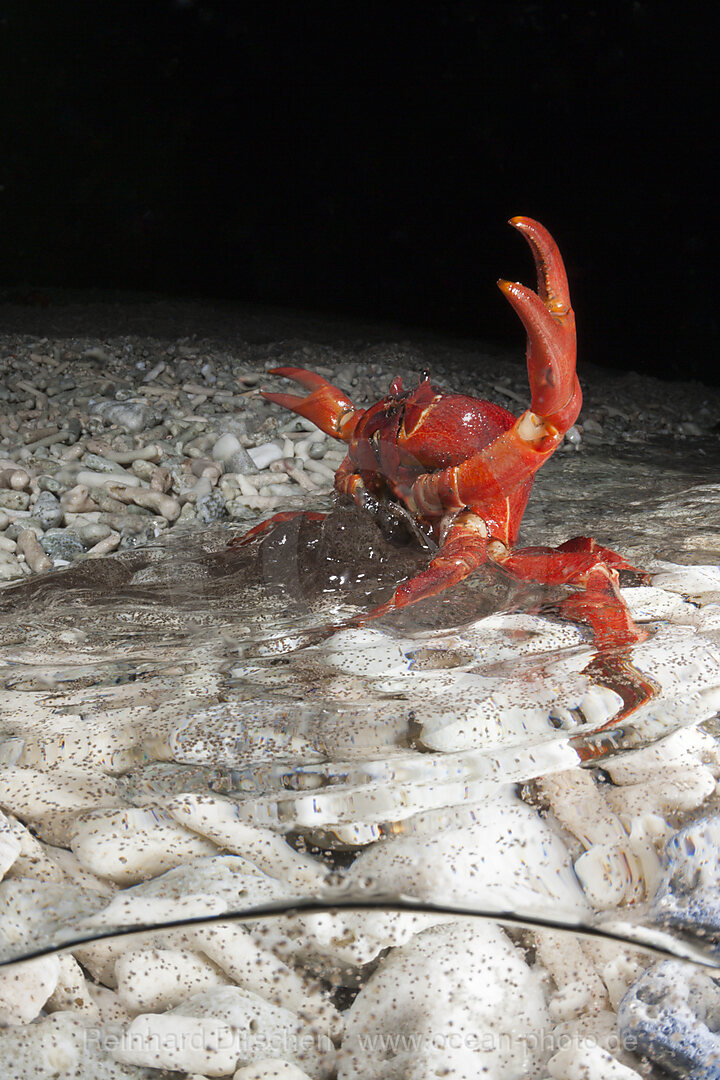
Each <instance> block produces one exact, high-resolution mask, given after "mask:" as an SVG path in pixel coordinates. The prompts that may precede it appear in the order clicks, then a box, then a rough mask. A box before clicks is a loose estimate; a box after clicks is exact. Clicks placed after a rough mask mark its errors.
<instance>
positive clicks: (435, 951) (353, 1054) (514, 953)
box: [338, 921, 549, 1080]
mask: <svg viewBox="0 0 720 1080" xmlns="http://www.w3.org/2000/svg"><path fill="white" fill-rule="evenodd" d="M346 1020H347V1029H346V1034H345V1038H344V1039H343V1042H342V1045H341V1047H340V1051H339V1054H338V1064H339V1068H338V1080H377V1077H379V1076H382V1077H383V1080H401V1078H405V1077H412V1078H418V1080H419V1078H420V1077H430V1076H438V1077H439V1076H448V1077H450V1076H457V1077H468V1078H469V1077H480V1076H482V1077H483V1078H486V1080H525V1078H526V1077H528V1076H535V1075H538V1076H540V1075H542V1073H541V1072H540V1071H539V1069H540V1066H541V1063H542V1045H543V1041H542V1036H543V1033H544V1031H545V1030H546V1028H547V1026H548V1024H549V1016H548V1013H547V1008H546V1005H545V1000H544V994H543V987H542V982H541V979H540V977H539V973H538V972H537V971H536V970H533V969H532V968H530V967H529V966H528V964H527V963H526V962H525V960H524V958H523V956H522V954H521V953H520V951H519V950H518V949H516V948H515V946H514V945H513V944H512V943H511V942H510V940H509V939H508V937H507V936H506V935H505V934H504V933H503V931H502V930H500V928H499V927H497V926H494V925H492V924H488V923H481V922H467V921H458V922H452V923H446V924H444V925H440V926H433V927H431V928H430V929H428V930H424V931H422V933H420V934H418V935H417V936H416V937H414V938H413V939H412V940H411V941H410V942H409V943H408V944H407V945H403V946H400V947H399V948H397V949H393V950H392V951H391V952H390V953H389V954H388V956H387V957H386V958H385V960H384V961H383V962H382V963H381V964H380V966H379V968H378V969H377V970H376V971H375V972H374V974H372V975H371V976H370V978H369V979H368V981H367V982H366V983H365V985H364V986H363V988H362V989H361V991H360V993H359V994H358V996H357V997H356V998H355V1001H354V1002H353V1004H352V1005H351V1007H350V1009H349V1010H348V1013H347V1017H346ZM371 1040H373V1041H374V1042H375V1045H374V1046H373V1049H372V1052H369V1051H368V1044H369V1043H370V1041H371Z"/></svg>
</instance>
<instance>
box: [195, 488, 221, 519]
mask: <svg viewBox="0 0 720 1080" xmlns="http://www.w3.org/2000/svg"><path fill="white" fill-rule="evenodd" d="M195 514H196V516H197V517H198V518H199V519H200V521H202V522H203V523H204V524H206V525H209V524H210V522H211V521H218V519H219V518H221V517H223V516H224V514H225V499H224V498H223V496H222V494H221V493H220V492H219V491H211V492H210V494H209V495H201V496H200V498H199V499H198V500H197V501H196V503H195Z"/></svg>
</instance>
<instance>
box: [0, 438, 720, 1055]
mask: <svg viewBox="0 0 720 1080" xmlns="http://www.w3.org/2000/svg"><path fill="white" fill-rule="evenodd" d="M710 449H711V447H710V445H708V453H707V460H706V455H705V451H704V449H703V447H702V446H697V445H696V448H695V450H694V451H693V455H692V457H691V456H690V455H689V454H687V453H685V452H683V451H682V449H678V447H677V445H674V446H672V447H669V446H662V447H661V446H658V445H650V444H647V443H642V444H637V445H635V446H632V447H628V446H625V447H622V448H620V449H618V450H617V451H616V452H614V455H613V459H612V461H611V462H610V463H609V462H608V460H607V457H606V456H604V455H601V454H599V453H593V452H592V451H587V450H586V451H584V452H583V453H582V454H575V453H573V452H566V453H563V454H558V455H556V457H555V458H554V459H553V461H552V462H551V463H550V464H549V466H548V467H547V468H546V469H544V470H543V471H542V473H541V474H540V476H539V479H538V482H537V485H536V489H535V492H534V495H533V498H532V500H531V503H530V506H529V509H528V512H527V515H526V519H525V522H524V529H523V534H522V536H521V542H524V543H550V544H555V543H559V542H561V541H563V540H565V539H567V538H568V537H569V536H572V535H593V536H595V537H596V539H597V540H599V541H600V542H601V543H603V544H607V545H610V546H612V547H614V548H616V549H617V550H619V551H621V552H622V554H624V555H625V556H626V557H628V558H629V559H630V560H631V561H633V562H634V564H635V565H637V566H639V567H641V568H643V569H647V570H649V571H650V572H654V573H655V577H654V578H653V579H652V581H651V585H650V586H649V587H648V586H641V585H638V583H637V581H634V580H633V579H632V578H631V577H628V581H627V582H626V585H625V589H624V596H625V598H626V600H627V602H628V603H629V604H630V606H631V609H632V611H633V614H634V617H635V619H636V621H637V622H638V623H639V624H641V625H642V626H643V627H644V628H645V629H646V630H647V631H648V639H647V640H646V641H645V642H642V643H640V644H639V645H637V646H635V647H634V648H632V649H624V650H617V651H615V652H614V653H612V654H610V655H603V656H601V657H598V654H597V652H596V650H595V648H594V646H593V641H592V635H591V633H590V632H589V630H588V628H587V627H583V626H581V625H574V624H572V623H570V622H568V621H567V620H566V619H563V618H561V617H560V609H559V607H558V604H559V602H560V600H561V599H562V598H563V597H564V596H566V595H567V594H568V591H569V590H567V589H563V588H549V587H545V586H538V585H527V584H523V583H518V582H515V581H514V580H512V579H511V578H510V577H509V576H508V575H507V574H505V573H503V572H501V571H499V570H498V569H497V568H495V569H493V568H486V569H483V570H481V571H478V572H477V573H476V574H475V575H473V577H472V578H471V579H470V580H468V581H466V582H463V583H462V584H460V585H458V586H456V587H454V588H453V589H452V590H449V591H448V592H447V593H446V594H444V595H442V596H440V597H436V598H433V599H432V600H428V601H425V602H423V603H422V604H420V605H417V606H415V607H413V608H410V609H406V610H405V611H402V612H398V613H396V614H394V615H392V616H388V617H386V618H385V619H383V620H380V621H378V622H377V623H371V624H369V625H367V626H365V627H363V628H351V627H347V626H346V627H344V628H343V627H342V624H343V623H344V622H346V621H347V620H348V619H349V618H350V617H351V616H353V615H354V614H358V613H360V612H362V611H366V610H368V609H369V608H370V607H372V606H374V605H375V604H378V603H380V602H382V601H383V600H384V599H386V597H387V595H388V594H389V592H390V591H391V590H392V588H393V587H394V585H395V584H396V583H397V582H398V581H399V580H400V579H401V578H403V577H405V576H407V575H409V574H412V573H414V572H417V570H418V569H419V568H421V567H422V566H423V565H425V563H426V562H427V555H426V554H425V553H423V552H422V551H421V550H420V549H419V548H418V547H416V546H415V545H414V544H412V543H408V544H406V545H404V546H398V545H397V544H396V543H392V542H390V541H389V540H387V539H385V538H384V537H383V535H382V534H381V532H380V531H379V530H378V529H377V527H376V526H375V524H374V523H373V522H372V521H371V520H369V519H368V518H367V517H366V516H365V515H363V514H362V513H360V512H359V511H357V510H356V509H354V508H351V507H346V506H333V504H332V503H331V502H330V501H327V502H326V503H325V504H322V505H320V506H319V508H320V509H326V510H328V511H329V516H328V517H327V518H326V519H325V520H324V521H322V522H310V521H307V520H306V519H304V518H300V517H299V518H296V519H294V520H293V521H291V522H289V523H287V524H286V525H284V526H282V527H279V528H278V529H276V530H274V531H273V532H272V533H270V534H268V535H267V536H266V537H265V538H264V539H263V540H261V541H258V542H255V543H253V544H250V545H247V546H238V545H233V546H230V547H228V540H229V539H231V538H232V537H233V536H235V535H239V533H238V530H234V531H232V530H229V529H227V528H224V527H220V526H216V527H213V528H212V529H209V530H207V531H205V532H204V533H202V534H200V533H198V532H196V531H194V532H188V533H187V534H186V535H184V536H183V535H178V533H177V531H174V533H173V535H172V537H171V538H170V539H169V540H167V541H159V542H158V543H157V544H155V545H152V546H150V547H144V548H137V549H135V550H129V551H125V552H123V553H121V554H119V555H115V556H107V557H103V558H97V559H87V560H85V561H84V562H81V563H79V564H77V565H75V566H73V567H70V568H68V569H67V570H64V571H59V572H53V573H49V574H46V575H44V576H40V577H37V578H34V579H31V580H29V581H26V582H23V583H21V584H19V585H13V586H10V587H8V588H6V589H4V590H3V591H2V592H0V641H1V642H2V644H1V645H0V685H2V686H3V687H4V693H3V697H2V706H0V733H1V741H0V759H1V761H2V764H3V766H4V768H3V770H2V774H1V776H0V794H1V805H2V807H3V809H4V810H5V811H6V813H7V814H9V815H15V816H16V818H17V820H18V822H22V823H24V825H25V826H27V835H25V834H23V838H22V841H21V844H22V850H21V852H20V854H19V855H18V857H17V859H16V861H15V863H14V865H13V866H11V868H10V870H9V873H8V876H7V878H6V881H5V883H4V884H3V885H2V886H0V888H2V889H4V890H5V892H6V895H5V897H4V899H5V903H6V905H7V910H8V911H9V913H10V916H9V918H8V919H7V920H6V922H5V924H4V927H3V928H0V958H1V959H2V960H4V961H12V960H17V959H19V958H21V957H23V956H29V955H38V954H39V953H41V952H43V951H44V950H46V949H52V948H54V947H57V946H60V945H70V944H71V943H76V944H77V943H78V942H81V941H87V940H93V939H98V938H101V937H105V936H107V935H112V934H113V933H115V932H117V931H118V930H122V931H123V932H126V931H128V930H130V929H137V928H140V927H142V928H148V927H156V928H158V927H160V926H162V925H163V924H167V925H172V926H178V925H184V926H186V927H188V926H191V923H193V922H197V921H198V920H200V921H202V920H203V919H204V918H206V917H213V918H215V919H223V918H224V919H225V920H227V918H228V917H230V916H245V917H246V918H247V916H248V915H249V914H251V913H252V912H253V911H256V912H257V911H266V912H267V911H273V912H275V913H278V912H288V911H292V910H293V909H296V908H297V907H298V906H302V904H303V903H311V904H312V905H314V906H317V905H319V906H320V907H321V908H323V909H325V908H327V909H328V910H330V909H332V907H333V905H340V908H339V911H338V912H337V913H336V914H335V915H334V916H331V917H332V918H335V919H336V920H337V927H336V936H337V932H339V930H337V928H341V929H342V928H344V929H342V932H343V933H345V934H346V935H347V943H348V949H349V950H350V952H352V949H353V948H357V949H359V950H360V952H359V953H358V956H357V957H356V959H355V961H353V963H352V964H351V963H350V961H349V960H347V958H345V959H342V956H343V955H344V954H342V950H340V951H339V953H338V950H337V948H336V947H335V946H333V947H330V946H329V945H328V944H327V942H325V944H322V943H320V938H318V937H317V936H316V937H315V938H313V934H314V933H316V931H315V930H313V931H311V930H310V929H309V927H310V925H311V924H310V922H309V921H308V920H310V919H311V915H306V916H305V917H304V918H305V922H303V916H302V915H300V916H296V919H299V920H300V922H299V924H298V925H299V929H296V930H292V929H291V927H292V925H293V922H292V918H291V917H290V916H288V920H289V921H287V922H285V923H283V922H282V920H280V922H278V919H277V918H276V919H275V922H274V923H273V920H270V921H269V923H268V924H267V926H268V927H269V929H267V930H266V931H265V932H266V934H269V936H270V938H271V940H272V942H273V947H274V948H275V949H276V951H278V950H279V952H280V954H282V953H283V948H282V947H281V946H282V942H283V941H284V942H285V949H286V952H292V951H293V950H292V948H291V947H290V945H288V944H287V943H288V942H290V941H292V940H295V941H297V940H298V939H299V938H302V939H307V940H310V939H312V941H313V942H314V944H312V945H307V940H306V948H307V949H309V950H310V953H312V955H313V958H314V959H313V961H312V963H311V964H310V968H311V969H312V970H313V971H315V972H316V974H317V972H318V971H319V973H320V977H321V978H322V979H325V980H326V982H328V984H330V983H332V982H333V980H335V987H336V991H337V992H338V993H339V991H338V987H342V986H343V985H344V982H345V981H347V979H348V975H347V971H348V970H351V971H352V973H353V974H352V980H354V981H355V989H357V983H358V981H360V982H362V980H363V979H364V978H365V974H363V975H360V974H359V972H361V971H364V965H365V964H366V963H367V962H368V960H367V957H368V956H373V957H375V956H376V955H377V954H378V953H379V951H380V950H382V949H383V948H387V947H389V946H396V947H397V946H398V945H401V944H402V943H403V942H404V941H406V940H407V937H408V936H409V935H410V931H407V933H406V930H404V931H402V932H400V931H399V930H398V929H397V927H396V928H395V929H394V930H392V931H388V930H387V927H386V928H385V930H383V932H382V933H380V932H379V931H378V934H377V936H376V939H374V940H375V945H374V946H373V948H372V949H369V952H368V953H367V956H365V955H364V954H363V955H360V954H361V953H362V948H363V947H364V945H363V944H362V943H363V942H365V944H366V943H367V942H366V939H367V935H368V934H370V933H371V931H370V930H369V929H368V927H372V925H374V924H373V921H372V920H373V918H375V919H376V918H377V917H378V912H377V905H380V908H381V910H384V911H385V915H384V916H383V917H384V918H387V919H390V918H391V912H392V911H393V910H394V911H397V909H398V908H400V909H401V910H402V909H403V906H405V909H406V915H405V916H404V917H405V918H407V919H413V918H423V919H429V920H430V921H429V922H428V923H423V924H422V925H423V926H426V925H427V926H432V925H433V919H435V921H437V918H438V917H439V916H438V915H437V912H438V911H439V912H441V913H444V915H443V917H446V916H447V914H448V913H450V912H465V913H468V912H477V913H478V914H482V915H489V916H493V915H495V916H496V917H497V918H501V917H507V918H509V919H510V921H511V923H513V922H514V923H515V924H516V926H520V925H527V924H530V925H532V926H534V927H535V928H536V930H538V932H540V933H541V937H540V939H538V940H543V939H542V932H541V930H539V929H538V928H542V927H543V926H545V927H548V926H555V927H559V928H566V929H575V930H582V929H585V930H588V931H590V932H594V933H600V934H601V935H603V936H604V939H606V940H611V939H613V938H615V939H616V940H617V941H618V942H620V943H622V942H623V941H627V940H634V941H636V942H640V943H642V942H645V943H646V944H648V945H652V946H654V947H655V948H656V949H659V950H660V951H661V952H664V953H665V954H669V955H677V956H688V957H692V958H694V959H695V960H698V961H702V962H703V963H705V964H709V965H712V966H720V961H719V960H718V951H717V942H718V935H719V934H720V919H719V918H718V912H717V902H716V901H715V900H713V896H714V895H716V890H717V882H716V880H715V879H716V877H717V870H716V866H717V848H716V847H715V846H714V845H715V838H716V837H717V838H718V839H720V826H719V825H718V822H719V821H720V812H719V809H718V797H717V793H716V789H715V780H716V778H717V776H718V775H720V750H718V748H717V745H716V739H715V732H716V721H717V712H718V709H719V708H720V574H718V570H717V567H716V566H714V565H713V564H714V563H716V561H717V551H718V547H719V546H720V544H719V541H718V537H719V536H720V499H718V490H719V488H718V485H717V483H716V481H715V479H714V471H713V467H712V465H713V463H712V458H711V457H710ZM671 564H672V565H671ZM676 564H679V565H676ZM696 567H697V568H702V569H701V570H700V569H698V570H695V569H694V568H696ZM338 627H340V628H338ZM13 820H14V819H13V818H10V821H11V823H12V821H13ZM18 828H22V826H20V825H18ZM18 828H16V829H15V831H16V834H17V832H18ZM693 829H694V832H693ZM683 830H685V831H683ZM688 830H690V831H689V832H688ZM678 836H680V840H677V837H678ZM688 838H689V839H688ZM673 844H674V845H675V846H674V847H673ZM278 845H279V846H278ZM68 850H69V851H71V852H72V853H73V854H72V856H71V859H72V864H69V863H67V860H66V861H65V863H63V862H62V860H63V859H64V858H65V856H64V855H59V854H58V853H62V852H65V853H67V852H68ZM43 859H45V860H47V866H46V868H45V870H43V869H42V867H43V865H44V864H43ZM58 860H60V862H58ZM233 860H234V861H233ZM713 860H714V861H713ZM58 867H60V868H61V869H62V873H58V872H56V871H57V870H58ZM63 868H64V869H63ZM63 874H64V876H63ZM28 881H32V882H33V883H34V885H33V888H32V890H31V891H32V916H29V915H28V913H27V908H28V903H29V896H26V895H25V892H24V891H23V890H24V889H27V888H28V885H27V883H28ZM678 882H680V883H681V885H679V884H678ZM23 883H24V884H23ZM688 883H689V884H688ZM358 904H360V905H363V904H366V905H369V910H365V912H364V914H363V913H362V912H361V914H360V915H359V916H358V915H357V914H356V915H355V916H350V915H348V914H343V906H347V905H349V906H350V907H352V906H353V905H355V906H356V907H357V905H358ZM412 910H415V911H416V912H417V914H416V915H414V916H413V915H411V914H409V913H407V912H410V911H412ZM421 913H422V914H421ZM433 913H434V914H433ZM353 917H354V918H356V919H360V922H355V923H352V922H351V921H349V920H351V918H353ZM397 918H402V916H397ZM188 920H190V922H189V921H188ZM363 920H364V922H363ZM246 925H247V924H246ZM393 925H394V924H393ZM399 925H400V924H399V923H398V924H397V926H399ZM360 926H364V927H365V929H364V930H361V929H359V927H360ZM273 927H274V929H273ZM198 932H199V931H198ZM522 933H524V931H522V932H521V931H520V930H519V929H518V930H517V933H516V937H517V941H516V944H522V943H523V942H524V943H525V945H527V941H526V940H525V939H524V938H522ZM308 935H309V937H308ZM363 935H365V936H363ZM404 935H405V936H404ZM518 935H520V936H518ZM331 936H332V935H331ZM513 940H515V939H513ZM548 940H550V939H548ZM278 942H280V944H278ZM567 947H568V948H570V946H569V945H568V946H567ZM573 947H574V946H573ZM547 948H548V946H547V942H546V951H547ZM617 948H618V949H619V950H620V955H626V954H627V947H626V946H625V945H622V944H618V945H617ZM373 949H374V951H373ZM323 950H325V952H324V953H323ZM623 950H625V952H623ZM631 951H632V950H631ZM321 953H322V954H323V956H324V960H323V961H320V960H319V959H318V955H319V954H321ZM627 955H630V954H627ZM632 955H633V956H635V953H633V954H632ZM78 956H81V953H78ZM543 962H544V963H545V966H546V968H547V966H548V964H549V963H550V961H549V960H548V959H547V957H546V958H545V960H544V961H543ZM649 963H650V961H649V960H647V961H646V964H649ZM343 965H344V966H343ZM348 965H349V966H348ZM642 968H643V965H642V964H641V965H640V966H639V967H638V969H637V970H638V971H641V970H642ZM341 969H342V970H344V971H345V974H344V975H343V974H342V973H341ZM548 970H549V968H548ZM555 977H556V982H557V981H558V980H559V979H560V975H559V974H558V973H557V972H556V973H555ZM318 1075H319V1074H318Z"/></svg>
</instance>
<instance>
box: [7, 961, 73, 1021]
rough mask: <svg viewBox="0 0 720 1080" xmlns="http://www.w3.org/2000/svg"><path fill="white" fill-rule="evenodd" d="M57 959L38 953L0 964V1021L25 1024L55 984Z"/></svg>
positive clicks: (58, 973) (30, 1019) (41, 1004)
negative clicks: (4, 965)
mask: <svg viewBox="0 0 720 1080" xmlns="http://www.w3.org/2000/svg"><path fill="white" fill-rule="evenodd" d="M59 975H60V961H59V959H58V957H57V956H40V957H38V958H37V959H34V960H26V961H25V962H24V963H19V964H12V965H10V966H9V967H3V968H0V1024H29V1023H30V1022H31V1021H32V1020H34V1019H35V1018H36V1017H37V1016H39V1015H40V1010H41V1009H42V1007H43V1005H44V1004H45V1002H46V1001H47V999H48V998H49V997H50V995H51V994H52V992H53V990H54V989H55V987H56V986H57V981H58V978H59Z"/></svg>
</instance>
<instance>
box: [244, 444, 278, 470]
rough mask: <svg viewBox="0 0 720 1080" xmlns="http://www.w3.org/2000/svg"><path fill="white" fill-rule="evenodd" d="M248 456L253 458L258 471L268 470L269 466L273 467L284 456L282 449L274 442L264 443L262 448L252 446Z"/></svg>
mask: <svg viewBox="0 0 720 1080" xmlns="http://www.w3.org/2000/svg"><path fill="white" fill-rule="evenodd" d="M248 454H249V456H250V457H251V458H252V461H253V463H254V465H255V468H256V469H267V467H268V465H271V464H272V463H273V461H279V460H280V458H281V457H282V456H283V452H282V449H281V448H280V447H279V446H278V444H277V443H274V442H268V443H262V445H261V446H252V447H250V449H249V450H248Z"/></svg>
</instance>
